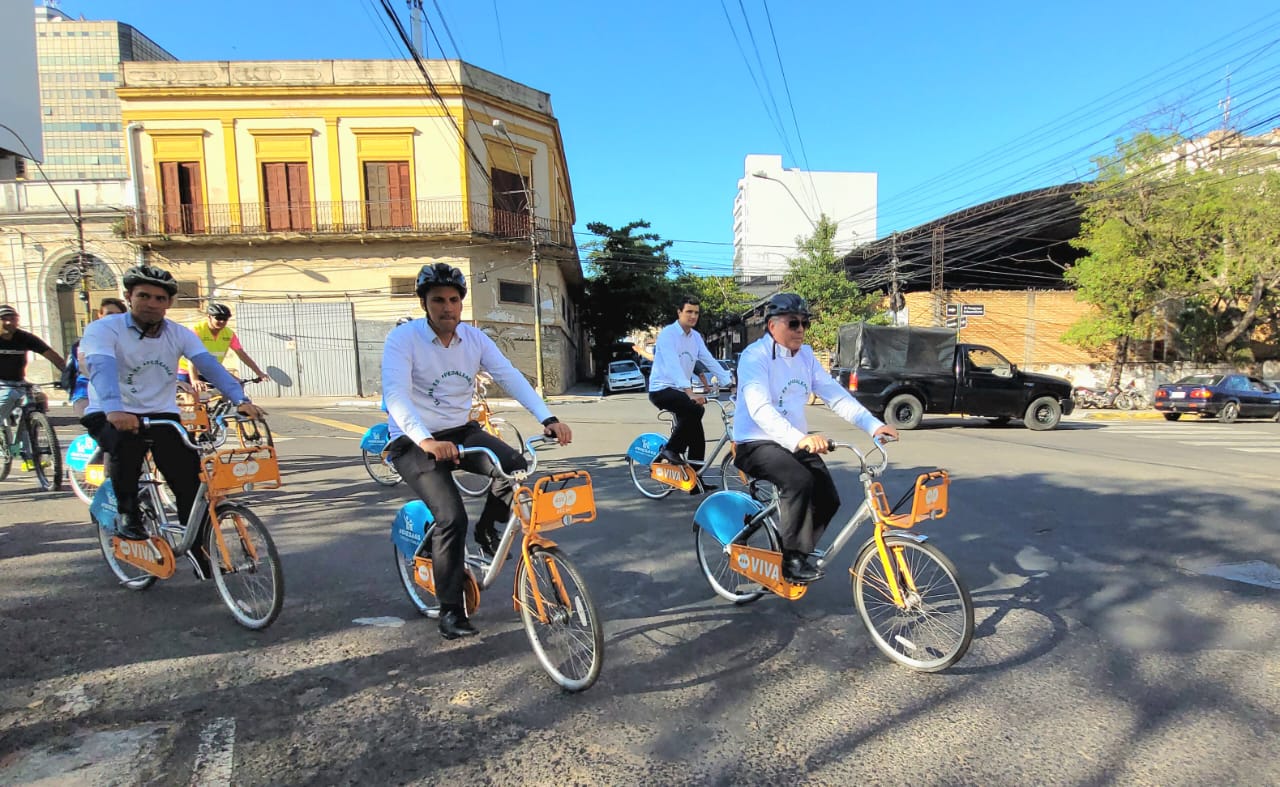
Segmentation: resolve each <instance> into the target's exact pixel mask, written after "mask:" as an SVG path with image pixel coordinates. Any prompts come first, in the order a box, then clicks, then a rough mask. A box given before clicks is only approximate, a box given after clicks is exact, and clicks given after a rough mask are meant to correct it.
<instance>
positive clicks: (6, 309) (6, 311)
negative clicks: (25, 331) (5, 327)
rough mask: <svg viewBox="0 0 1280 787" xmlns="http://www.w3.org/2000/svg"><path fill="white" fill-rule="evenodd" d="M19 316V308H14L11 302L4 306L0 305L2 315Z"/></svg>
mask: <svg viewBox="0 0 1280 787" xmlns="http://www.w3.org/2000/svg"><path fill="white" fill-rule="evenodd" d="M17 316H18V310H17V309H15V308H13V307H12V306H10V305H9V304H7V303H6V304H4V305H3V306H0V317H17Z"/></svg>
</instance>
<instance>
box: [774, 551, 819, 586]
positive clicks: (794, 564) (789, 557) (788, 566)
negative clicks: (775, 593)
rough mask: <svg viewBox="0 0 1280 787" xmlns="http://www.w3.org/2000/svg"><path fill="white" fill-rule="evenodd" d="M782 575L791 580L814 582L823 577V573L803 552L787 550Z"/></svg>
mask: <svg viewBox="0 0 1280 787" xmlns="http://www.w3.org/2000/svg"><path fill="white" fill-rule="evenodd" d="M782 577H783V578H784V579H786V580H788V581H790V582H814V581H816V580H819V579H822V577H823V573H822V569H820V568H818V567H817V566H815V565H813V564H812V563H810V562H809V557H808V555H805V554H804V553H803V552H787V553H786V554H784V555H783V558H782Z"/></svg>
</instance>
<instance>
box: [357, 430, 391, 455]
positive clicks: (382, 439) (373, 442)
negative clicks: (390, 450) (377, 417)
mask: <svg viewBox="0 0 1280 787" xmlns="http://www.w3.org/2000/svg"><path fill="white" fill-rule="evenodd" d="M389 442H391V428H390V427H389V426H387V425H386V424H374V425H373V426H371V427H369V431H367V432H365V433H364V437H362V438H360V450H361V451H368V452H369V453H371V454H380V453H382V449H384V448H386V447H387V443H389Z"/></svg>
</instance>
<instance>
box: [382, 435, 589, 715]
mask: <svg viewBox="0 0 1280 787" xmlns="http://www.w3.org/2000/svg"><path fill="white" fill-rule="evenodd" d="M547 442H552V440H551V439H549V438H545V437H538V438H534V439H531V440H529V441H528V442H526V443H525V449H526V450H527V451H528V455H529V456H530V457H531V459H532V462H531V464H530V467H529V469H528V470H519V471H516V472H514V473H511V474H507V473H505V472H503V471H502V469H501V465H500V464H499V462H498V458H497V456H495V455H494V453H493V452H492V451H490V450H489V449H487V448H483V447H475V448H464V447H462V446H458V449H459V451H460V452H461V453H462V454H464V455H465V454H469V453H483V454H484V455H486V456H488V457H489V459H490V461H492V462H493V463H494V467H496V468H497V469H498V472H499V473H502V475H504V476H505V477H506V478H508V479H510V480H512V481H514V482H515V483H516V484H519V486H517V488H516V490H515V494H514V495H513V497H512V500H511V516H510V518H509V519H508V520H507V526H506V528H505V529H504V530H503V532H502V540H501V542H500V543H499V545H498V548H497V550H496V551H495V552H494V557H493V558H492V559H490V558H487V557H485V556H484V555H483V554H480V553H478V552H471V551H468V552H467V557H466V569H465V571H466V577H465V579H464V590H463V598H464V605H465V607H466V610H467V614H468V615H471V614H472V613H474V612H475V610H476V608H478V607H479V606H480V592H481V591H482V590H487V589H488V588H490V587H492V586H493V584H494V582H495V581H496V580H497V578H498V574H499V572H501V571H502V566H503V564H504V563H505V562H506V560H507V557H508V554H509V551H510V549H511V547H512V545H513V544H514V542H515V540H516V536H517V534H518V533H520V532H521V531H523V537H522V539H521V542H520V556H519V558H518V563H517V565H516V575H515V592H514V594H513V599H514V604H515V609H516V611H517V612H519V613H520V619H521V621H522V623H523V624H524V629H525V633H526V635H527V636H528V637H529V644H530V645H531V646H532V647H533V653H534V656H535V657H536V658H537V659H538V663H539V664H540V665H541V666H542V668H543V670H545V671H546V673H547V674H548V675H549V676H550V677H551V679H552V680H553V681H555V683H556V684H557V685H559V686H560V687H561V688H563V689H565V690H566V691H570V692H578V691H584V690H586V689H588V688H590V687H591V685H592V684H593V683H595V681H596V678H598V677H599V676H600V669H601V667H602V665H603V664H604V626H603V624H602V623H601V621H600V618H599V616H598V615H597V614H596V607H595V604H594V602H592V600H591V596H590V595H589V594H588V593H587V587H586V583H585V582H583V580H582V575H581V574H580V573H579V572H578V569H577V568H576V567H574V565H573V564H572V563H571V562H569V559H568V558H566V557H565V555H564V552H563V551H562V550H561V549H560V547H558V546H556V544H555V542H553V541H551V540H550V539H548V538H547V537H546V535H545V534H546V533H547V532H548V531H551V530H555V529H557V528H560V527H564V526H567V525H571V524H574V523H577V522H590V521H592V520H594V519H595V518H596V504H595V494H594V492H593V487H592V483H591V475H590V473H588V472H587V471H585V470H571V471H568V472H564V473H555V474H552V475H546V476H543V477H542V478H539V479H538V480H537V481H536V482H534V484H533V485H532V486H531V487H530V486H525V485H524V482H525V481H526V480H527V479H528V478H530V477H532V475H533V473H534V472H535V471H536V470H537V467H538V455H537V451H535V450H534V446H535V445H539V444H542V443H547ZM434 529H435V523H434V522H433V520H432V516H431V511H430V509H428V508H427V506H426V504H425V503H423V502H422V501H421V500H414V501H411V502H409V503H405V504H404V505H403V506H401V507H400V510H399V511H398V512H397V514H396V518H395V520H394V521H393V522H392V523H391V540H392V543H393V547H392V551H393V552H394V556H395V560H396V569H397V571H398V572H399V574H400V582H401V584H402V585H403V586H404V589H405V592H406V593H407V594H408V595H409V600H410V601H411V602H412V603H413V605H414V607H416V608H417V610H418V612H420V613H421V614H423V615H425V616H426V617H428V618H438V617H439V615H440V606H439V604H438V602H437V601H436V599H435V575H434V573H433V572H432V566H431V537H432V535H433V532H434ZM477 572H478V573H479V575H480V578H479V579H478V580H477V579H476V573H477ZM544 627H545V628H547V629H550V631H548V632H546V634H547V636H546V640H547V641H546V642H544V641H543V637H542V635H541V634H540V633H539V632H540V629H541V628H544Z"/></svg>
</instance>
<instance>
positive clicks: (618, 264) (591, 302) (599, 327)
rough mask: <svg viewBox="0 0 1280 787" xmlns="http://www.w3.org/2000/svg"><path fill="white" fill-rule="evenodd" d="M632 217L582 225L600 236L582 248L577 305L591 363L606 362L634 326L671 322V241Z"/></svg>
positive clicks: (602, 364) (674, 267) (599, 365)
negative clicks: (582, 285) (583, 275)
mask: <svg viewBox="0 0 1280 787" xmlns="http://www.w3.org/2000/svg"><path fill="white" fill-rule="evenodd" d="M649 226H650V225H649V222H647V221H644V220H640V221H633V222H631V223H630V224H626V225H624V226H622V227H618V228H616V229H615V228H614V227H610V226H609V225H608V224H605V223H603V222H598V221H597V222H592V223H590V224H588V225H587V229H588V230H589V231H590V232H591V233H592V234H594V235H596V236H597V237H598V238H599V240H597V241H593V242H592V243H591V244H590V247H589V251H588V254H587V281H586V293H585V297H584V298H583V305H582V309H581V311H580V315H581V318H582V322H583V325H585V326H586V329H587V332H588V333H589V334H590V335H591V338H592V352H593V354H594V356H595V358H596V367H597V368H605V366H606V365H607V362H608V360H609V357H610V354H611V352H612V349H613V344H614V342H616V341H618V340H620V339H622V338H623V337H624V336H626V335H627V334H629V333H632V332H634V331H636V330H638V329H643V328H648V327H649V326H651V325H656V324H660V323H662V322H664V321H666V322H670V320H671V319H672V316H673V314H674V310H673V309H672V283H671V280H670V279H669V278H668V273H671V272H673V271H675V270H678V269H679V263H678V262H676V261H675V260H673V259H671V257H669V256H668V255H667V249H668V248H670V246H671V241H664V240H662V238H661V237H659V236H658V234H657V233H653V232H638V230H647V229H649Z"/></svg>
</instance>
